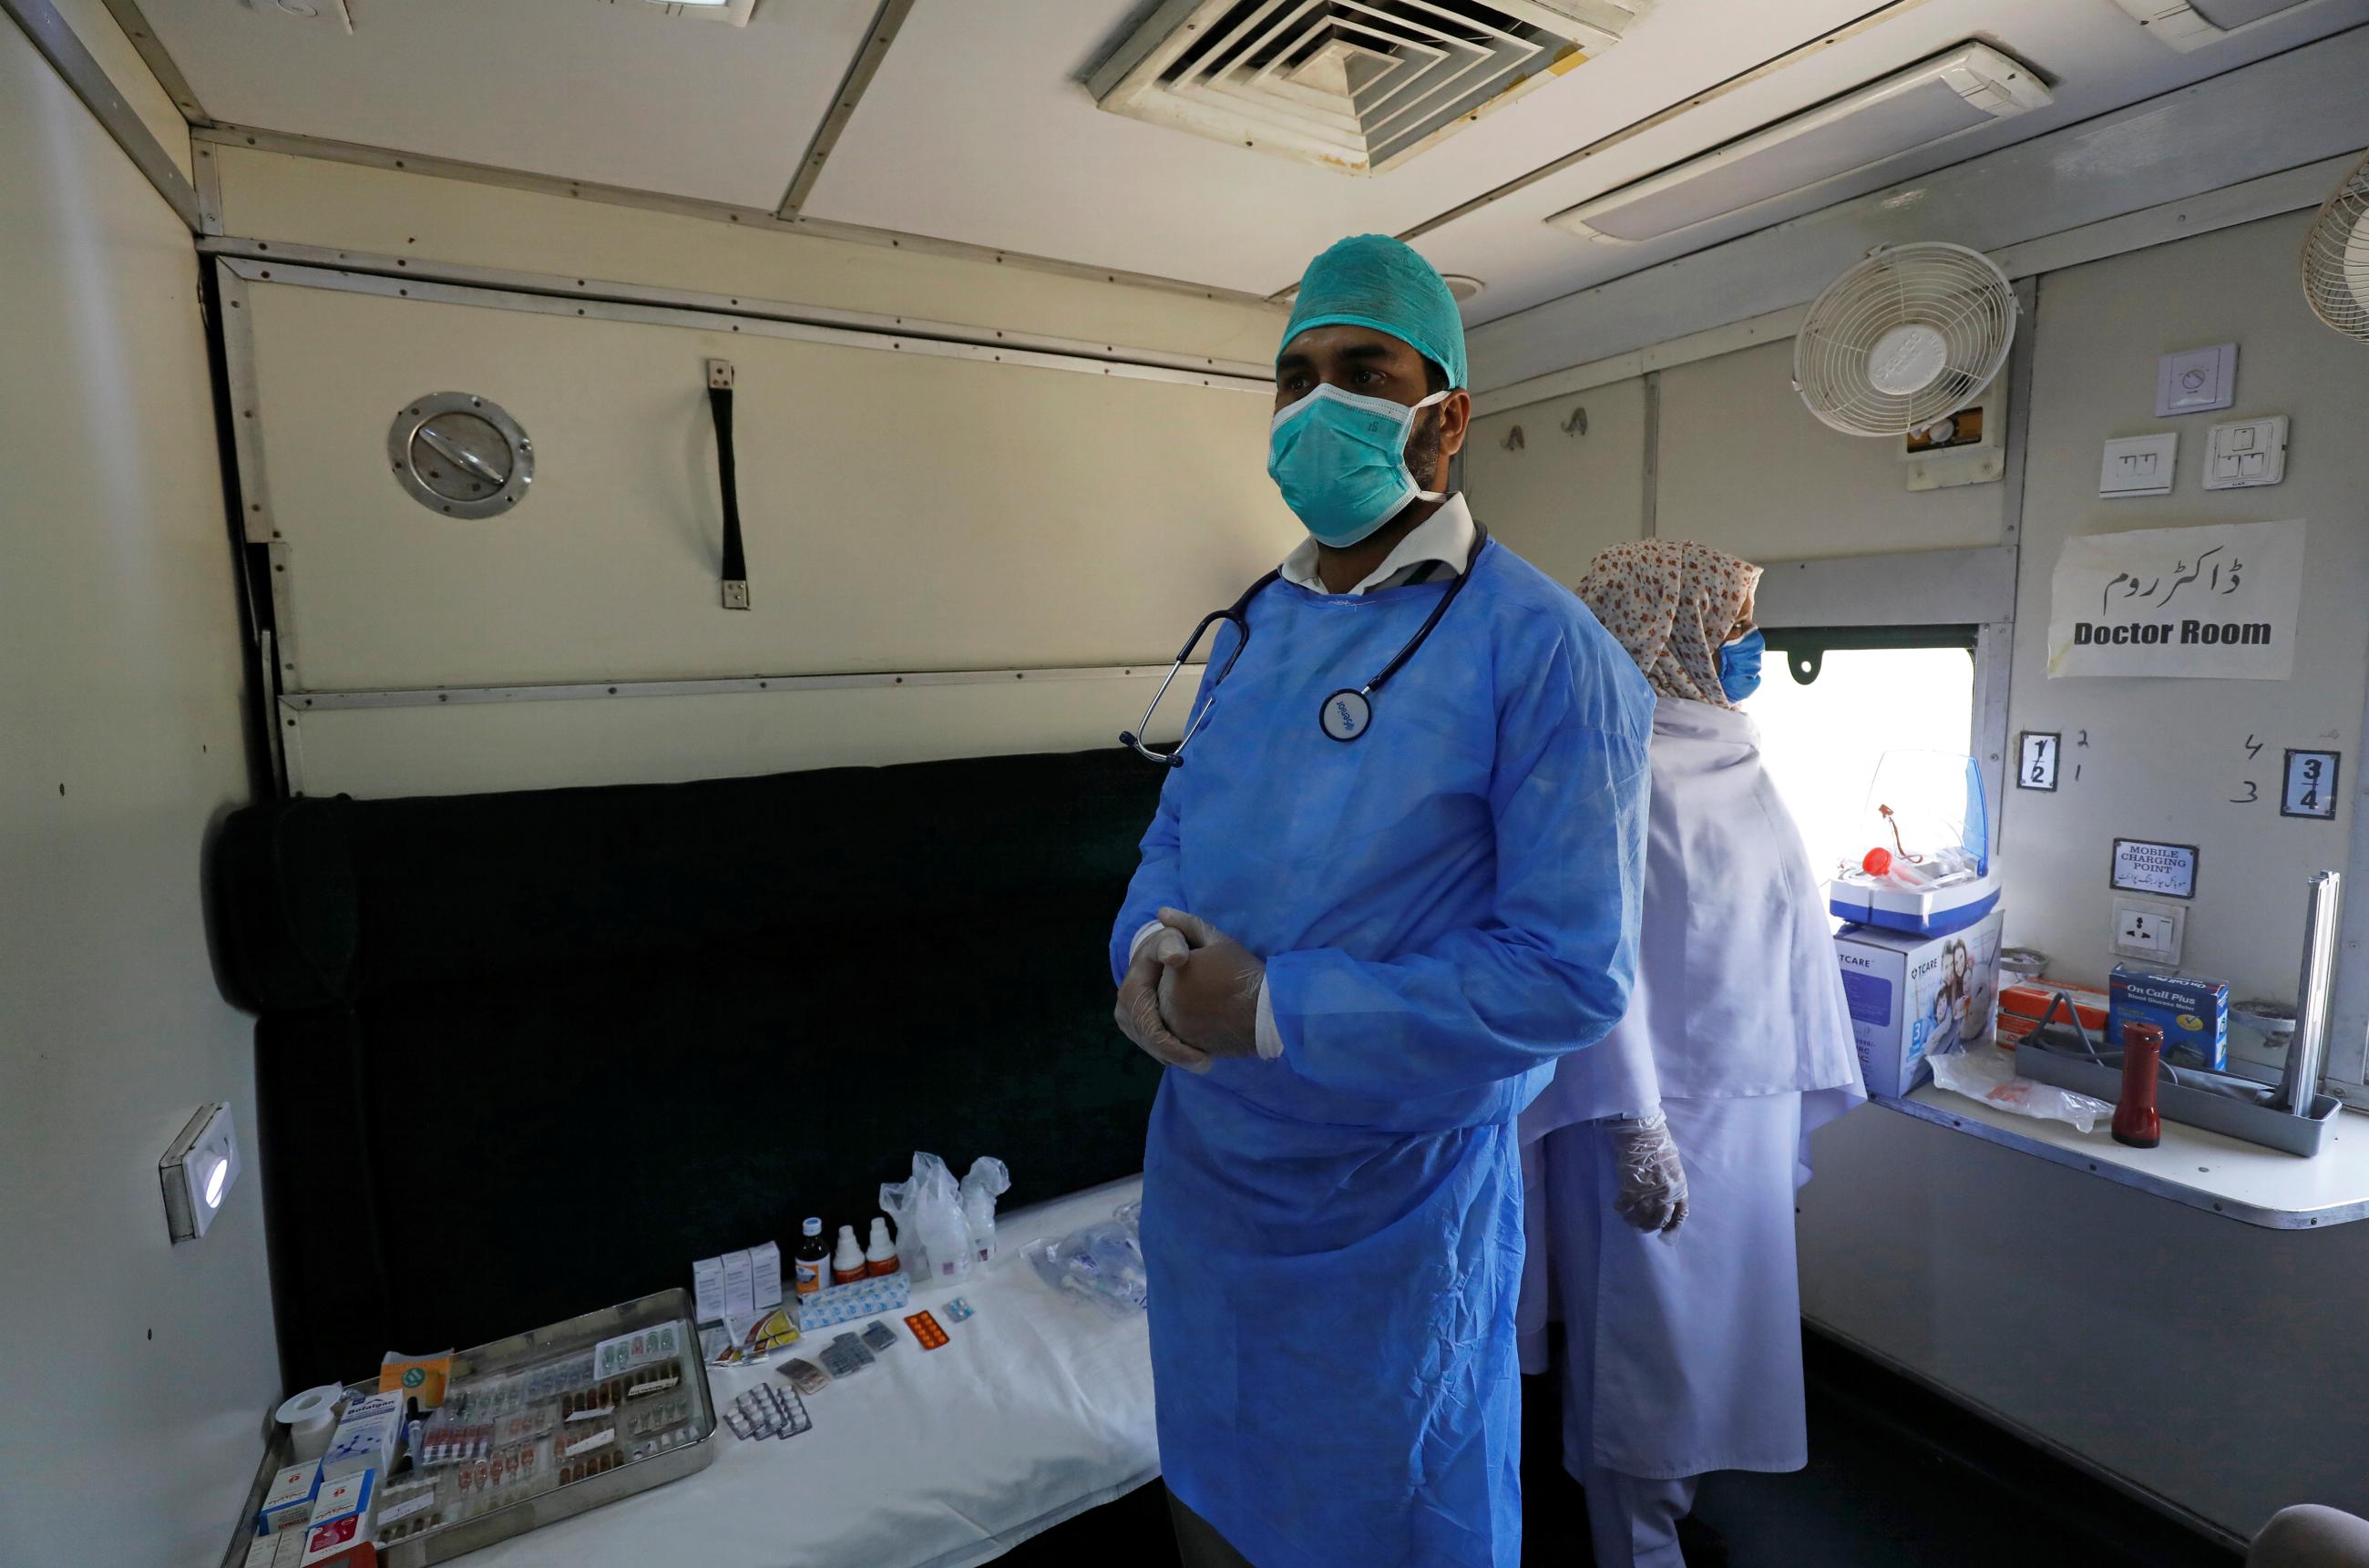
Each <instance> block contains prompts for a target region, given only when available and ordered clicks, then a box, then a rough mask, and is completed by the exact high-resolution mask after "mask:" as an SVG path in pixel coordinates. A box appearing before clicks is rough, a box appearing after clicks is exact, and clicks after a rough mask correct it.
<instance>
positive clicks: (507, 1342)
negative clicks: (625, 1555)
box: [229, 1289, 716, 1568]
mask: <svg viewBox="0 0 2369 1568" xmlns="http://www.w3.org/2000/svg"><path fill="white" fill-rule="evenodd" d="M669 1328H671V1330H672V1331H673V1335H672V1338H673V1345H674V1346H675V1349H674V1352H673V1354H672V1355H671V1356H669V1357H668V1358H666V1359H663V1360H655V1361H652V1360H645V1361H643V1362H641V1363H639V1364H638V1365H633V1366H619V1365H618V1363H619V1361H621V1360H622V1359H623V1358H624V1356H626V1355H627V1354H628V1352H627V1348H626V1347H627V1346H630V1345H631V1342H632V1339H633V1336H635V1335H636V1334H639V1333H644V1332H646V1331H648V1330H653V1329H669ZM620 1341H623V1342H624V1345H619V1342H620ZM604 1346H614V1347H616V1348H614V1349H612V1362H611V1366H612V1368H614V1369H613V1370H610V1369H604V1368H602V1367H601V1366H600V1365H599V1363H598V1362H597V1361H596V1357H597V1356H599V1355H600V1353H601V1350H602V1348H603V1347H604ZM604 1372H605V1375H604ZM667 1379H673V1380H672V1381H671V1382H670V1383H669V1382H668V1381H667ZM377 1389H378V1383H377V1380H376V1379H370V1380H368V1381H365V1382H359V1383H355V1384H353V1385H351V1386H350V1387H349V1390H348V1393H349V1396H350V1395H356V1394H369V1393H374V1392H376V1391H377ZM715 1425H716V1421H715V1398H714V1396H713V1395H712V1393H711V1392H710V1391H709V1389H708V1384H707V1368H706V1365H705V1363H704V1361H703V1360H702V1359H701V1357H700V1353H699V1335H698V1333H697V1331H696V1329H695V1327H694V1326H693V1323H692V1302H691V1297H690V1294H689V1293H688V1292H686V1291H683V1290H681V1289H674V1290H663V1291H660V1292H658V1294H656V1295H652V1296H645V1297H643V1298H641V1299H639V1300H635V1301H625V1302H621V1303H619V1304H618V1305H616V1306H613V1307H604V1308H602V1309H601V1310H599V1311H597V1312H587V1313H585V1314H584V1315H583V1316H581V1317H578V1318H570V1319H568V1320H567V1321H566V1322H559V1323H553V1324H551V1325H550V1326H549V1327H546V1328H540V1329H536V1330H533V1331H532V1332H531V1333H521V1334H513V1335H511V1336H510V1337H509V1338H508V1339H499V1340H496V1341H494V1342H493V1343H491V1344H489V1345H477V1346H475V1348H473V1349H469V1350H463V1351H460V1352H458V1353H456V1354H455V1355H454V1356H453V1358H452V1377H451V1379H450V1381H449V1383H448V1385H447V1387H446V1391H445V1398H444V1403H443V1405H442V1407H441V1409H440V1410H439V1411H437V1412H435V1413H432V1414H431V1416H430V1419H429V1421H428V1422H427V1423H426V1424H425V1425H424V1428H423V1432H422V1439H423V1440H422V1442H421V1444H420V1447H421V1448H422V1449H423V1450H424V1453H423V1454H409V1449H408V1448H406V1450H405V1451H406V1453H407V1454H409V1457H410V1460H411V1462H410V1465H409V1466H408V1468H406V1467H403V1466H402V1465H400V1464H398V1466H397V1469H398V1470H400V1471H402V1472H403V1473H400V1474H397V1475H395V1476H393V1477H391V1478H388V1479H386V1480H385V1481H384V1482H383V1483H382V1484H381V1486H380V1487H379V1491H378V1495H379V1504H378V1512H379V1525H378V1528H377V1530H376V1532H375V1535H374V1539H376V1540H377V1541H378V1543H379V1546H378V1561H379V1562H380V1563H381V1564H382V1565H383V1568H427V1564H429V1563H433V1562H447V1561H450V1560H451V1559H452V1558H455V1557H459V1556H461V1555H463V1553H465V1552H470V1551H476V1550H477V1549H478V1548H479V1547H484V1546H491V1545H492V1544H494V1543H495V1542H496V1541H498V1540H507V1539H509V1538H510V1537H512V1536H516V1535H523V1534H525V1533H526V1532H527V1531H529V1530H532V1529H536V1528H541V1527H542V1526H544V1525H548V1524H554V1523H556V1522H557V1521H559V1520H561V1519H566V1518H572V1517H574V1516H576V1515H578V1514H581V1513H584V1512H586V1511H587V1510H588V1509H592V1508H598V1507H600V1506H601V1505H602V1504H605V1503H614V1502H616V1501H617V1500H618V1499H619V1498H622V1497H630V1496H632V1495H633V1494H635V1493H636V1492H647V1491H648V1490H649V1489H650V1488H651V1487H653V1486H661V1485H664V1484H665V1483H666V1482H669V1481H676V1480H680V1479H681V1477H683V1476H686V1475H690V1474H692V1472H694V1471H701V1470H704V1469H705V1468H707V1466H708V1465H709V1464H710V1463H711V1462H713V1461H714V1459H715V1441H714V1438H715ZM481 1432H482V1434H483V1435H482V1436H480V1433H481ZM603 1432H607V1433H608V1434H609V1435H610V1436H609V1437H608V1439H607V1440H606V1441H601V1433H603ZM530 1433H532V1434H534V1435H533V1436H528V1434H530ZM405 1441H406V1444H408V1443H409V1441H410V1436H409V1434H408V1433H406V1436H405ZM481 1450H482V1451H481ZM530 1454H531V1455H532V1458H531V1459H529V1458H527V1457H526V1456H528V1455H530ZM427 1456H434V1457H427ZM513 1459H516V1460H517V1461H518V1462H517V1463H516V1464H515V1465H513V1464H512V1462H511V1461H512V1460H513ZM291 1462H292V1459H291V1457H290V1454H289V1449H288V1441H287V1435H286V1433H285V1431H284V1430H282V1431H279V1432H277V1433H276V1435H275V1436H274V1437H273V1439H272V1441H271V1443H270V1444H269V1451H268V1452H267V1453H266V1455H265V1458H264V1466H263V1473H262V1475H261V1476H259V1477H258V1478H257V1490H256V1493H255V1499H259V1497H260V1495H261V1487H262V1486H263V1484H264V1483H265V1482H268V1481H269V1477H270V1475H271V1474H273V1473H275V1472H277V1471H279V1470H280V1468H282V1467H284V1466H286V1465H288V1464H290V1463H291ZM429 1488H432V1491H429V1490H428V1489H429ZM423 1494H426V1495H432V1497H433V1499H434V1500H433V1502H432V1503H431V1504H430V1505H428V1506H426V1507H423V1508H419V1509H417V1510H415V1511H408V1512H406V1511H403V1510H404V1509H405V1507H406V1505H407V1504H409V1503H410V1502H411V1501H412V1500H413V1499H415V1498H417V1497H419V1496H421V1495H423ZM255 1499H250V1507H249V1511H248V1512H249V1516H250V1517H251V1516H252V1513H253V1506H252V1504H253V1501H254V1500H255ZM390 1514H395V1515H396V1516H395V1517H394V1518H392V1519H390V1518H389V1517H388V1516H389V1515H390ZM234 1550H235V1551H244V1545H243V1544H242V1545H240V1546H239V1547H237V1548H235V1549H234ZM229 1561H231V1562H237V1561H239V1559H238V1558H237V1557H235V1556H234V1557H233V1558H231V1559H230V1560H229Z"/></svg>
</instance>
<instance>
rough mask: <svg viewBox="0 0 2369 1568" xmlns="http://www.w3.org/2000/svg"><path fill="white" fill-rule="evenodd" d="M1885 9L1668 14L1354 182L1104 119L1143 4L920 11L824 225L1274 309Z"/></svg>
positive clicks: (1726, 7) (1100, 1)
mask: <svg viewBox="0 0 2369 1568" xmlns="http://www.w3.org/2000/svg"><path fill="white" fill-rule="evenodd" d="M1870 3H1871V0H1661V3H1660V4H1659V5H1657V6H1655V7H1654V10H1652V11H1651V12H1649V13H1647V15H1646V16H1645V17H1643V19H1642V20H1641V21H1640V22H1639V23H1638V24H1637V25H1636V27H1635V28H1634V29H1633V30H1631V33H1630V34H1629V36H1628V37H1627V38H1626V39H1624V40H1622V41H1621V42H1620V43H1619V44H1618V45H1616V46H1615V47H1613V48H1611V49H1609V50H1608V51H1606V52H1604V53H1603V54H1601V55H1599V56H1597V57H1596V58H1594V59H1591V60H1589V61H1587V62H1586V63H1584V64H1582V65H1580V66H1578V67H1577V68H1576V69H1574V70H1572V71H1571V72H1569V73H1568V74H1565V75H1563V76H1562V77H1561V78H1560V79H1558V80H1556V81H1554V82H1552V83H1551V84H1549V85H1547V86H1543V87H1540V88H1539V89H1538V90H1536V91H1535V92H1532V93H1530V94H1528V96H1527V97H1522V98H1520V99H1518V100H1516V101H1515V102H1514V103H1512V104H1510V105H1508V106H1506V107H1505V108H1503V109H1499V110H1497V111H1496V112H1494V113H1493V114H1489V115H1487V116H1485V117H1483V118H1482V120H1479V121H1477V122H1476V123H1474V124H1473V125H1471V127H1469V128H1468V129H1466V130H1464V131H1461V132H1459V133H1458V134H1456V135H1455V136H1452V137H1450V138H1448V140H1446V141H1444V142H1442V143H1439V144H1437V145H1436V146H1434V147H1432V148H1430V149H1428V150H1427V151H1425V152H1424V153H1422V154H1421V155H1418V156H1416V157H1414V158H1413V159H1412V160H1410V161H1409V162H1408V163H1406V164H1404V165H1403V166H1401V167H1399V168H1396V169H1393V170H1391V171H1390V172H1389V173H1387V174H1380V175H1373V176H1367V177H1358V176H1352V175H1348V174H1345V173H1341V172H1337V171H1334V170H1331V169H1325V168H1319V167H1315V166H1309V165H1303V164H1297V163H1293V162H1290V161H1287V160H1286V159H1283V158H1280V157H1276V156H1272V155H1267V154H1265V153H1260V152H1255V151H1253V150H1250V149H1247V148H1238V147H1230V146H1226V145H1223V144H1221V143H1216V142H1211V141H1208V140H1206V139H1204V138H1202V137H1200V136H1196V135H1192V134H1188V133H1186V132H1180V131H1176V130H1173V129H1171V128H1168V127H1163V126H1157V125H1150V124H1146V123H1143V122H1142V121H1139V120H1129V119H1127V118H1126V117H1124V116H1121V115H1116V114H1111V113H1108V112H1105V111H1104V110H1103V109H1100V108H1098V107H1097V106H1096V105H1095V103H1094V100H1093V97H1092V96H1091V95H1090V94H1089V93H1088V92H1087V90H1086V88H1085V86H1084V85H1083V81H1082V77H1083V76H1084V74H1086V73H1087V72H1088V71H1090V70H1091V69H1092V68H1093V66H1094V65H1095V64H1096V63H1099V61H1100V59H1101V56H1102V54H1103V52H1104V51H1105V50H1106V49H1107V48H1108V47H1110V46H1111V45H1112V44H1114V43H1115V42H1116V41H1117V40H1119V39H1120V38H1122V37H1123V36H1124V35H1125V34H1126V33H1127V31H1128V30H1130V29H1131V27H1132V25H1133V23H1134V21H1135V20H1136V19H1137V17H1138V16H1139V13H1140V12H1141V10H1142V8H1143V7H1142V6H1141V5H1140V4H1139V0H1029V3H1024V4H1002V5H981V4H973V3H967V0H924V3H923V4H921V6H916V7H915V8H914V11H913V14H912V15H911V16H910V17H909V18H907V20H906V23H905V27H904V30H903V31H902V32H900V33H899V34H898V39H897V44H896V47H895V48H893V49H891V50H890V51H889V52H888V58H887V61H886V63H883V65H882V66H881V68H880V74H878V75H877V76H876V77H875V78H874V80H873V83H872V86H871V88H870V90H869V91H867V92H866V93H865V95H864V101H863V103H862V105H861V106H860V107H859V108H858V109H856V112H855V118H854V120H853V123H852V124H851V125H850V126H849V128H848V130H847V132H846V133H845V134H844V135H843V136H842V137H841V139H840V143H839V146H838V148H837V149H836V150H835V151H834V152H833V153H832V154H831V157H830V163H829V165H827V166H825V167H824V169H823V174H822V178H821V180H820V181H819V182H818V185H817V186H816V188H815V192H814V195H813V197H812V199H811V200H809V201H808V203H807V209H806V210H807V212H809V213H811V214H812V215H814V216H816V217H819V218H831V219H837V220H840V221H841V222H846V223H867V224H872V225H874V226H876V227H881V228H893V229H901V230H905V231H907V232H909V233H919V234H928V235H938V236H941V237H944V238H948V239H960V240H967V241H970V242H973V243H976V244H980V245H990V246H1002V247H1005V248H1009V249H1013V250H1023V251H1033V252H1036V253H1037V254H1039V255H1049V256H1059V257H1061V258H1066V259H1070V260H1080V261H1087V262H1093V263H1097V264H1100V265H1103V266H1108V267H1123V268H1127V269H1132V270H1136V271H1141V272H1151V273H1158V274H1162V275H1165V276H1168V277H1175V278H1187V279H1191V280H1194V281H1196V282H1202V283H1216V284H1219V285H1220V286H1222V287H1226V288H1232V289H1242V290H1248V291H1250V292H1254V293H1269V292H1274V291H1275V290H1277V289H1281V288H1285V287H1287V286H1288V285H1289V284H1291V283H1292V282H1294V281H1296V280H1298V278H1299V269H1300V268H1301V267H1302V266H1303V265H1305V264H1306V262H1307V260H1308V258H1309V257H1310V256H1311V255H1312V254H1314V253H1315V252H1316V251H1317V250H1319V249H1321V248H1322V247H1323V246H1325V245H1327V244H1329V243H1330V242H1332V241H1333V240H1334V239H1337V238H1339V237H1340V236H1341V235H1345V234H1355V233H1357V232H1360V231H1362V230H1379V231H1381V232H1384V233H1395V232H1397V231H1399V230H1401V229H1404V228H1408V227H1410V226H1412V225H1413V224H1415V223H1420V222H1422V221H1423V220H1424V219H1425V218H1428V217H1430V216H1432V215H1433V214H1435V213H1437V212H1444V211H1446V210H1447V209H1448V208H1451V207H1454V206H1456V205H1457V204H1458V203H1459V202H1461V201H1464V200H1467V199H1469V198H1471V197H1472V196H1475V195H1478V194H1480V193H1481V192H1482V191H1484V190H1487V189H1490V188H1491V187H1493V186H1494V185H1496V184H1498V183H1499V182H1501V181H1503V180H1505V179H1508V178H1510V177H1513V176H1515V175H1516V174H1519V173H1521V172H1522V171H1524V170H1526V169H1529V168H1534V167H1536V166H1539V164H1542V163H1545V162H1548V161H1549V160H1551V159H1552V158H1554V157H1557V156H1559V155H1562V154H1563V153H1567V152H1569V151H1570V150H1571V149H1572V148H1574V147H1575V146H1577V145H1579V144H1580V143H1584V142H1586V141H1588V140H1590V139H1591V138H1593V137H1596V136H1598V135H1602V134H1603V133H1605V132H1608V131H1611V130H1613V129H1616V128H1617V127H1619V126H1620V125H1622V124H1625V123H1627V122H1628V121H1630V120H1635V119H1637V118H1639V117H1640V116H1642V115H1645V114H1650V113H1652V112H1653V111H1654V110H1655V109H1660V108H1661V107H1663V105H1665V103H1667V102H1669V101H1671V100H1673V99H1675V98H1678V97H1684V96H1685V95H1686V94H1687V93H1688V92H1689V91H1692V90H1694V89H1695V88H1698V87H1699V86H1704V85H1705V84H1707V83H1710V82H1714V81H1717V80H1719V79H1720V78H1722V77H1723V76H1726V75H1729V74H1734V73H1735V72H1738V71H1744V70H1749V69H1750V68H1751V67H1753V66H1754V65H1757V64H1758V63H1760V62H1762V61H1764V60H1766V59H1768V57H1769V56H1771V55H1773V54H1777V53H1780V52H1783V51H1785V50H1786V49H1789V48H1791V47H1792V46H1793V45H1794V44H1796V43H1799V42H1801V41H1802V40H1803V39H1806V38H1809V37H1812V36H1814V34H1815V33H1816V32H1817V31H1818V29H1820V28H1822V27H1827V26H1832V25H1835V24H1837V23H1840V22H1843V21H1847V20H1848V19H1849V18H1850V17H1854V16H1857V15H1859V14H1860V13H1861V12H1864V11H1865V10H1867V9H1868V8H1869V5H1870ZM2052 3H2065V4H2073V3H2077V0H2052ZM2098 3H2100V4H2102V3H2103V0H2098ZM1707 23H1710V24H1715V25H1710V26H1707V25H1706V24H1707ZM1565 205H1568V203H1565ZM1566 237H1567V236H1566ZM1574 243H1576V242H1574ZM1484 275H1485V274H1484Z"/></svg>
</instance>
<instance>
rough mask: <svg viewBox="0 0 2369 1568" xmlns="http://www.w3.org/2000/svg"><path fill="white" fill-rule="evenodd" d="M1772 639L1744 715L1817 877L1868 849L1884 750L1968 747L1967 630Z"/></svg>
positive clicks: (1779, 634) (1970, 663)
mask: <svg viewBox="0 0 2369 1568" xmlns="http://www.w3.org/2000/svg"><path fill="white" fill-rule="evenodd" d="M1767 636H1768V659H1767V662H1766V665H1765V666H1764V672H1763V678H1762V680H1761V682H1760V689H1759V691H1757V692H1754V693H1753V694H1752V696H1750V697H1749V698H1747V699H1745V703H1744V704H1743V707H1744V711H1745V713H1747V714H1749V715H1752V717H1753V718H1754V719H1755V720H1756V721H1757V723H1758V724H1759V726H1760V744H1761V755H1762V757H1763V758H1764V760H1765V761H1767V763H1768V773H1769V777H1770V779H1771V780H1772V781H1773V782H1774V783H1775V784H1776V785H1777V793H1778V795H1780V796H1781V797H1782V798H1783V800H1784V802H1785V806H1786V809H1788V810H1789V811H1791V813H1792V814H1793V820H1794V821H1795V822H1796V823H1798V824H1800V826H1801V830H1802V841H1803V842H1804V843H1805V844H1806V845H1807V846H1808V848H1809V852H1810V864H1811V866H1812V867H1813V869H1814V870H1815V871H1816V872H1817V874H1818V875H1819V876H1825V875H1826V874H1827V872H1828V871H1829V870H1830V869H1831V868H1832V867H1833V866H1834V865H1835V864H1837V863H1838V862H1840V861H1841V860H1843V859H1844V858H1845V857H1846V856H1848V858H1850V859H1854V860H1856V859H1857V858H1859V856H1860V855H1861V854H1863V853H1866V851H1867V849H1868V847H1869V846H1870V845H1871V844H1872V843H1873V842H1874V841H1875V838H1874V836H1873V835H1874V829H1873V826H1872V825H1871V824H1870V823H1869V822H1867V821H1865V820H1863V819H1862V818H1863V817H1864V815H1865V807H1866V798H1867V788H1868V784H1869V782H1870V781H1871V780H1872V779H1873V778H1874V776H1875V765H1876V762H1877V761H1878V759H1880V758H1881V757H1882V756H1883V753H1885V752H1886V751H1893V750H1936V751H1970V750H1973V749H1974V629H1973V628H1972V627H1965V628H1958V627H1930V628H1923V627H1919V628H1882V629H1870V630H1864V631H1850V630H1841V631H1837V630H1823V631H1817V632H1803V631H1800V630H1794V629H1787V630H1783V631H1769V632H1768V634H1767ZM1855 643H1856V644H1858V645H1860V646H1856V647H1854V646H1852V645H1853V644H1855ZM1871 643H1872V644H1878V645H1880V646H1873V647H1871V646H1866V645H1868V644H1871Z"/></svg>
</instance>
